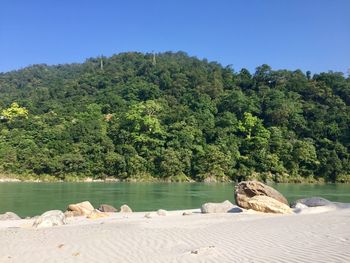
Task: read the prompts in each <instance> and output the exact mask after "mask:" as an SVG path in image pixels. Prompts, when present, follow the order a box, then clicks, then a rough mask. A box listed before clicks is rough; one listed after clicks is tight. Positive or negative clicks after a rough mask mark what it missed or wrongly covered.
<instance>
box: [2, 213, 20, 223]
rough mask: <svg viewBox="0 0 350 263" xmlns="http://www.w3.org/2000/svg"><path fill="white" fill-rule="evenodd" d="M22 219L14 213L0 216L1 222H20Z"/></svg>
mask: <svg viewBox="0 0 350 263" xmlns="http://www.w3.org/2000/svg"><path fill="white" fill-rule="evenodd" d="M20 219H22V218H20V217H19V216H18V215H16V214H15V213H13V212H6V213H5V214H1V215H0V221H1V220H20Z"/></svg>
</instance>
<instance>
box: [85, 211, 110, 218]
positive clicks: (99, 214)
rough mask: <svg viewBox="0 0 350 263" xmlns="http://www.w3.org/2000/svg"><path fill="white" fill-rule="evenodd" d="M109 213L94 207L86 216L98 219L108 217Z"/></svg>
mask: <svg viewBox="0 0 350 263" xmlns="http://www.w3.org/2000/svg"><path fill="white" fill-rule="evenodd" d="M108 216H109V215H108V214H107V213H104V212H101V211H99V210H97V209H94V210H93V211H92V212H91V213H90V215H88V216H87V218H89V219H98V218H103V217H108Z"/></svg>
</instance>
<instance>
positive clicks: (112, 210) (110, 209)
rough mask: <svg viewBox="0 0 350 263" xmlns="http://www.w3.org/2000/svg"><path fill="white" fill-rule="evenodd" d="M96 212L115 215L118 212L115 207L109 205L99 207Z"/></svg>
mask: <svg viewBox="0 0 350 263" xmlns="http://www.w3.org/2000/svg"><path fill="white" fill-rule="evenodd" d="M98 210H100V211H101V212H107V213H116V212H118V209H117V208H115V207H113V206H111V205H106V204H102V205H100V207H99V208H98Z"/></svg>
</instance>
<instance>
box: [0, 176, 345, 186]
mask: <svg viewBox="0 0 350 263" xmlns="http://www.w3.org/2000/svg"><path fill="white" fill-rule="evenodd" d="M257 181H259V180H257ZM1 183H205V184H216V183H238V182H236V181H224V182H221V181H213V180H211V181H194V180H191V181H181V182H178V181H171V180H161V179H157V178H152V179H151V180H148V179H141V180H139V179H119V178H115V177H111V178H105V179H93V178H92V177H86V178H83V179H77V180H62V179H57V178H56V177H53V176H52V177H51V178H50V179H49V180H47V179H46V180H45V179H44V180H42V179H39V178H35V179H26V178H21V177H19V176H14V177H12V176H11V177H1V176H0V184H1ZM264 183H267V184H310V185H311V184H317V185H326V184H347V183H341V182H326V181H314V182H310V181H307V180H305V181H302V182H295V181H290V182H275V181H270V180H268V181H267V182H264Z"/></svg>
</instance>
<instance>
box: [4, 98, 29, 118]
mask: <svg viewBox="0 0 350 263" xmlns="http://www.w3.org/2000/svg"><path fill="white" fill-rule="evenodd" d="M1 114H2V116H3V117H4V118H5V119H7V120H9V121H12V120H14V119H16V118H25V119H27V118H28V110H27V109H26V108H23V107H20V106H19V105H18V103H17V102H13V103H12V104H11V106H10V107H9V108H7V109H4V110H3V111H2V112H1Z"/></svg>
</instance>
